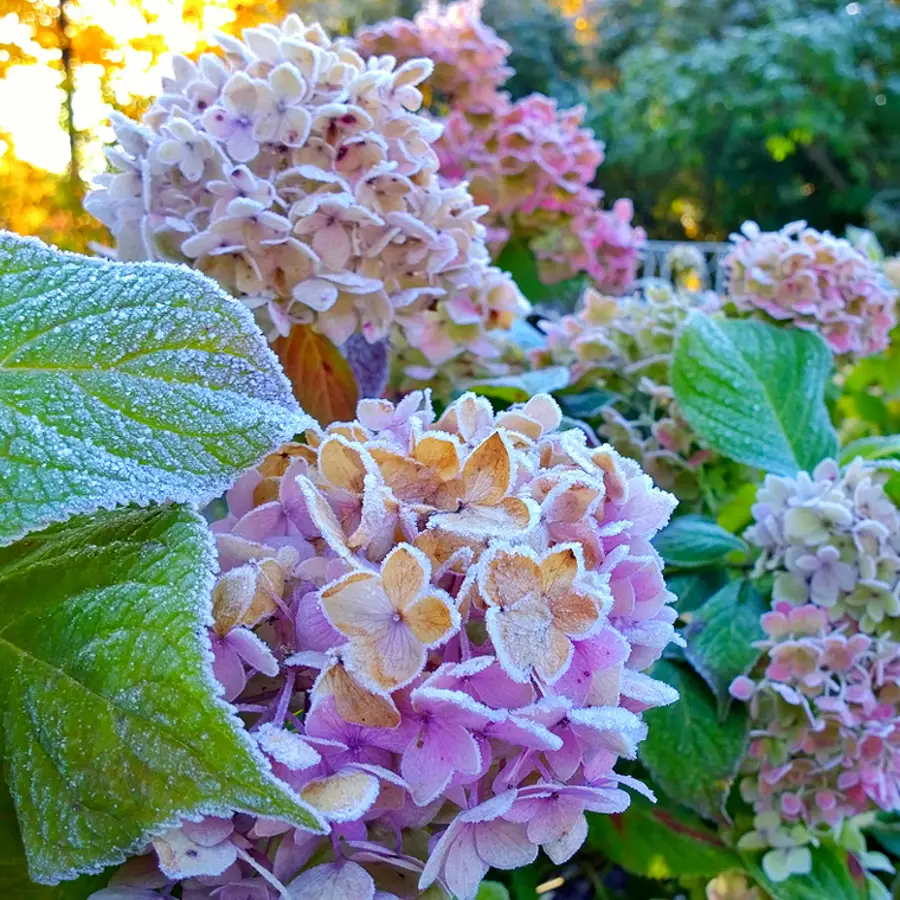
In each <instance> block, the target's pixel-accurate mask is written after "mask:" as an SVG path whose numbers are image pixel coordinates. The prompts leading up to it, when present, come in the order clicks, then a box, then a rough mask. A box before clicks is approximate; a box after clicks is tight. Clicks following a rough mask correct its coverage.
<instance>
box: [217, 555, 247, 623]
mask: <svg viewBox="0 0 900 900" xmlns="http://www.w3.org/2000/svg"><path fill="white" fill-rule="evenodd" d="M256 580H257V573H256V569H255V567H254V566H253V565H252V564H247V565H243V566H238V567H237V568H234V569H231V570H230V571H228V572H226V573H225V574H224V575H222V576H221V577H220V578H219V580H218V581H217V582H216V586H215V588H214V589H213V618H214V620H215V631H216V634H218V635H220V636H224V635H226V634H228V632H229V631H231V629H232V628H234V627H235V626H236V625H238V624H239V623H240V622H241V621H242V619H243V618H244V615H245V614H246V612H247V610H248V609H249V608H250V604H251V603H252V601H253V596H254V594H255V593H256Z"/></svg>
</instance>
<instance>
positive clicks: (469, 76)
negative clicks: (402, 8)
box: [356, 0, 512, 112]
mask: <svg viewBox="0 0 900 900" xmlns="http://www.w3.org/2000/svg"><path fill="white" fill-rule="evenodd" d="M356 41H357V48H358V49H359V51H360V52H361V53H362V54H363V55H364V56H366V57H370V56H384V55H390V56H394V57H396V58H397V59H399V60H407V59H417V58H419V57H426V58H428V59H430V60H431V61H432V62H433V63H434V72H433V74H432V76H431V78H430V79H429V82H428V84H429V87H430V89H431V91H432V92H433V94H435V95H436V96H435V97H433V99H434V100H437V101H438V102H441V103H445V104H448V105H449V106H451V107H454V108H455V107H462V108H464V109H470V110H481V111H485V112H486V111H488V110H493V109H494V108H495V104H496V103H497V101H498V99H499V98H500V96H501V95H500V94H499V93H498V91H499V89H500V86H501V85H502V84H504V83H505V82H506V80H507V78H509V76H510V75H512V70H511V69H510V68H509V67H508V66H507V65H506V59H507V57H508V56H509V54H510V52H511V50H512V48H511V47H510V46H509V44H507V43H506V41H504V40H502V39H501V38H500V37H499V36H498V35H497V33H496V32H495V31H494V30H493V29H492V28H489V27H488V26H487V25H485V24H484V23H483V22H482V21H481V3H480V2H473V0H463V2H457V3H451V4H450V5H449V6H448V7H447V8H446V9H442V8H441V7H440V5H439V4H437V3H429V4H428V5H426V6H425V7H424V9H422V10H421V11H420V12H419V13H418V14H417V15H416V17H415V18H414V19H413V21H409V20H408V19H399V18H395V19H389V20H388V21H387V22H379V23H378V24H376V25H371V26H369V27H367V28H363V29H362V30H361V31H359V32H358V33H357V35H356Z"/></svg>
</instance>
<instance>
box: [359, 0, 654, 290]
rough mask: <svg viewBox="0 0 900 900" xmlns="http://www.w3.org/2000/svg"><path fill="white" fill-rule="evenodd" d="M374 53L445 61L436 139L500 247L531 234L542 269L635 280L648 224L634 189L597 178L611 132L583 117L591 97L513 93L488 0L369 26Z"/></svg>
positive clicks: (551, 276) (365, 45)
mask: <svg viewBox="0 0 900 900" xmlns="http://www.w3.org/2000/svg"><path fill="white" fill-rule="evenodd" d="M356 46H357V49H358V50H359V51H360V53H362V54H363V55H364V56H368V55H371V54H373V53H390V54H392V55H393V56H395V57H397V58H398V59H399V60H401V61H405V60H408V59H412V58H414V57H416V56H419V55H426V56H429V57H430V58H432V59H434V60H435V61H436V63H437V65H436V69H435V72H434V74H433V76H432V77H431V78H430V79H429V82H428V83H429V84H430V85H431V86H432V87H433V89H434V91H435V93H436V94H437V95H438V98H439V102H437V103H432V111H433V112H434V113H435V114H437V115H440V116H441V117H442V120H443V123H444V131H443V135H442V136H441V137H440V139H439V140H438V141H437V142H436V143H435V149H436V150H437V153H438V158H439V160H440V173H441V175H442V176H443V177H444V178H445V179H446V180H447V181H448V182H450V183H452V184H461V183H463V182H467V183H468V184H469V185H470V186H471V190H472V193H473V195H474V197H475V199H476V202H478V203H479V204H484V205H486V206H487V207H488V208H489V212H488V213H487V216H486V218H485V224H486V225H487V226H488V235H489V241H490V244H491V246H492V249H493V250H494V252H495V253H499V251H500V250H501V249H502V247H503V246H504V245H505V244H506V243H507V241H509V240H510V239H511V238H518V239H520V240H524V241H527V242H529V243H530V244H531V247H532V250H533V251H534V252H535V254H536V256H537V258H538V264H539V266H540V275H541V278H542V279H543V280H544V281H546V282H548V283H552V282H555V281H560V280H562V279H565V278H570V277H572V276H574V275H577V274H578V273H586V274H587V275H589V276H590V277H591V278H592V279H593V281H594V282H595V284H596V285H597V286H598V287H599V288H600V289H601V290H604V291H606V292H608V293H615V294H621V293H623V292H624V291H625V290H627V288H628V287H629V286H630V285H631V284H632V282H633V281H634V278H635V275H636V272H637V264H638V257H639V250H640V248H641V246H642V245H643V243H644V241H645V239H646V235H645V234H644V232H643V230H642V229H640V228H635V227H634V226H633V225H632V217H633V215H634V209H633V207H632V205H631V203H630V202H629V201H627V200H621V201H618V202H617V203H615V204H614V205H613V207H612V209H603V208H602V205H601V201H602V197H603V193H602V191H598V190H596V189H593V188H591V187H590V185H591V183H592V182H593V181H594V179H595V177H596V173H597V169H598V167H599V166H600V164H601V163H602V162H603V158H604V150H603V143H602V142H601V141H598V140H597V139H596V138H595V136H594V134H593V132H592V131H590V130H589V129H587V128H583V127H582V120H583V118H584V112H585V111H584V108H583V107H580V106H579V107H574V108H572V109H566V110H560V109H558V108H557V105H556V101H555V100H553V99H551V98H550V97H545V96H543V95H542V94H532V95H530V96H528V97H524V98H522V99H520V100H516V101H513V100H511V99H510V97H509V95H508V94H507V93H505V92H503V91H501V90H499V88H500V86H501V85H502V83H503V82H504V81H505V80H506V78H507V77H508V75H509V69H507V68H506V67H505V66H504V62H505V59H506V56H507V55H508V53H509V46H508V45H507V44H505V42H503V41H502V40H500V39H499V38H498V37H497V35H496V33H495V32H494V31H493V30H492V29H491V28H489V27H487V26H485V25H484V24H483V22H482V21H481V3H480V2H477V0H474V2H473V0H466V2H458V3H451V4H450V5H449V6H447V7H446V8H442V7H441V6H440V5H439V4H437V3H434V4H431V5H429V6H428V7H427V8H426V9H425V10H424V11H423V12H421V13H419V15H417V16H416V17H415V19H413V20H412V21H405V20H402V19H393V20H392V21H390V22H388V23H387V24H385V25H381V26H376V27H374V28H370V29H365V30H363V31H361V32H360V33H359V34H358V36H357V44H356Z"/></svg>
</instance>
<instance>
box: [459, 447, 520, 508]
mask: <svg viewBox="0 0 900 900" xmlns="http://www.w3.org/2000/svg"><path fill="white" fill-rule="evenodd" d="M511 479H512V460H511V459H510V456H509V449H508V448H507V446H506V444H505V443H504V441H503V438H502V437H501V436H500V432H499V431H495V432H494V433H493V434H492V435H491V436H490V437H489V438H487V439H486V440H484V441H482V442H481V443H480V444H479V445H478V446H477V447H476V448H475V449H474V450H473V451H472V452H471V454H470V455H469V458H468V459H467V460H466V464H465V466H464V467H463V471H462V480H463V486H464V489H463V501H464V502H466V503H479V504H481V505H483V506H496V505H497V504H498V503H499V502H500V501H501V500H502V499H503V498H504V497H505V496H506V494H507V493H508V492H509V487H510V481H511Z"/></svg>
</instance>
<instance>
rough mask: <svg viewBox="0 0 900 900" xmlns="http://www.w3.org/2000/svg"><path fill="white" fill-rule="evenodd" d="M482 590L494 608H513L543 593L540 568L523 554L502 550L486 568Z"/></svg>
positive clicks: (492, 558)
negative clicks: (522, 601)
mask: <svg viewBox="0 0 900 900" xmlns="http://www.w3.org/2000/svg"><path fill="white" fill-rule="evenodd" d="M481 590H482V593H483V594H484V598H485V600H486V601H487V602H488V603H489V604H491V605H492V606H501V607H508V606H513V605H514V604H516V603H518V602H519V601H520V600H523V599H524V598H525V597H533V596H539V595H540V592H541V569H540V566H538V564H537V563H536V562H535V561H534V560H533V559H532V558H531V557H530V556H526V555H525V554H524V553H516V552H512V553H509V552H507V551H506V550H500V551H498V552H497V553H495V554H494V556H492V557H491V559H490V561H489V562H488V564H487V572H486V577H485V578H484V579H483V580H482V583H481Z"/></svg>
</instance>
